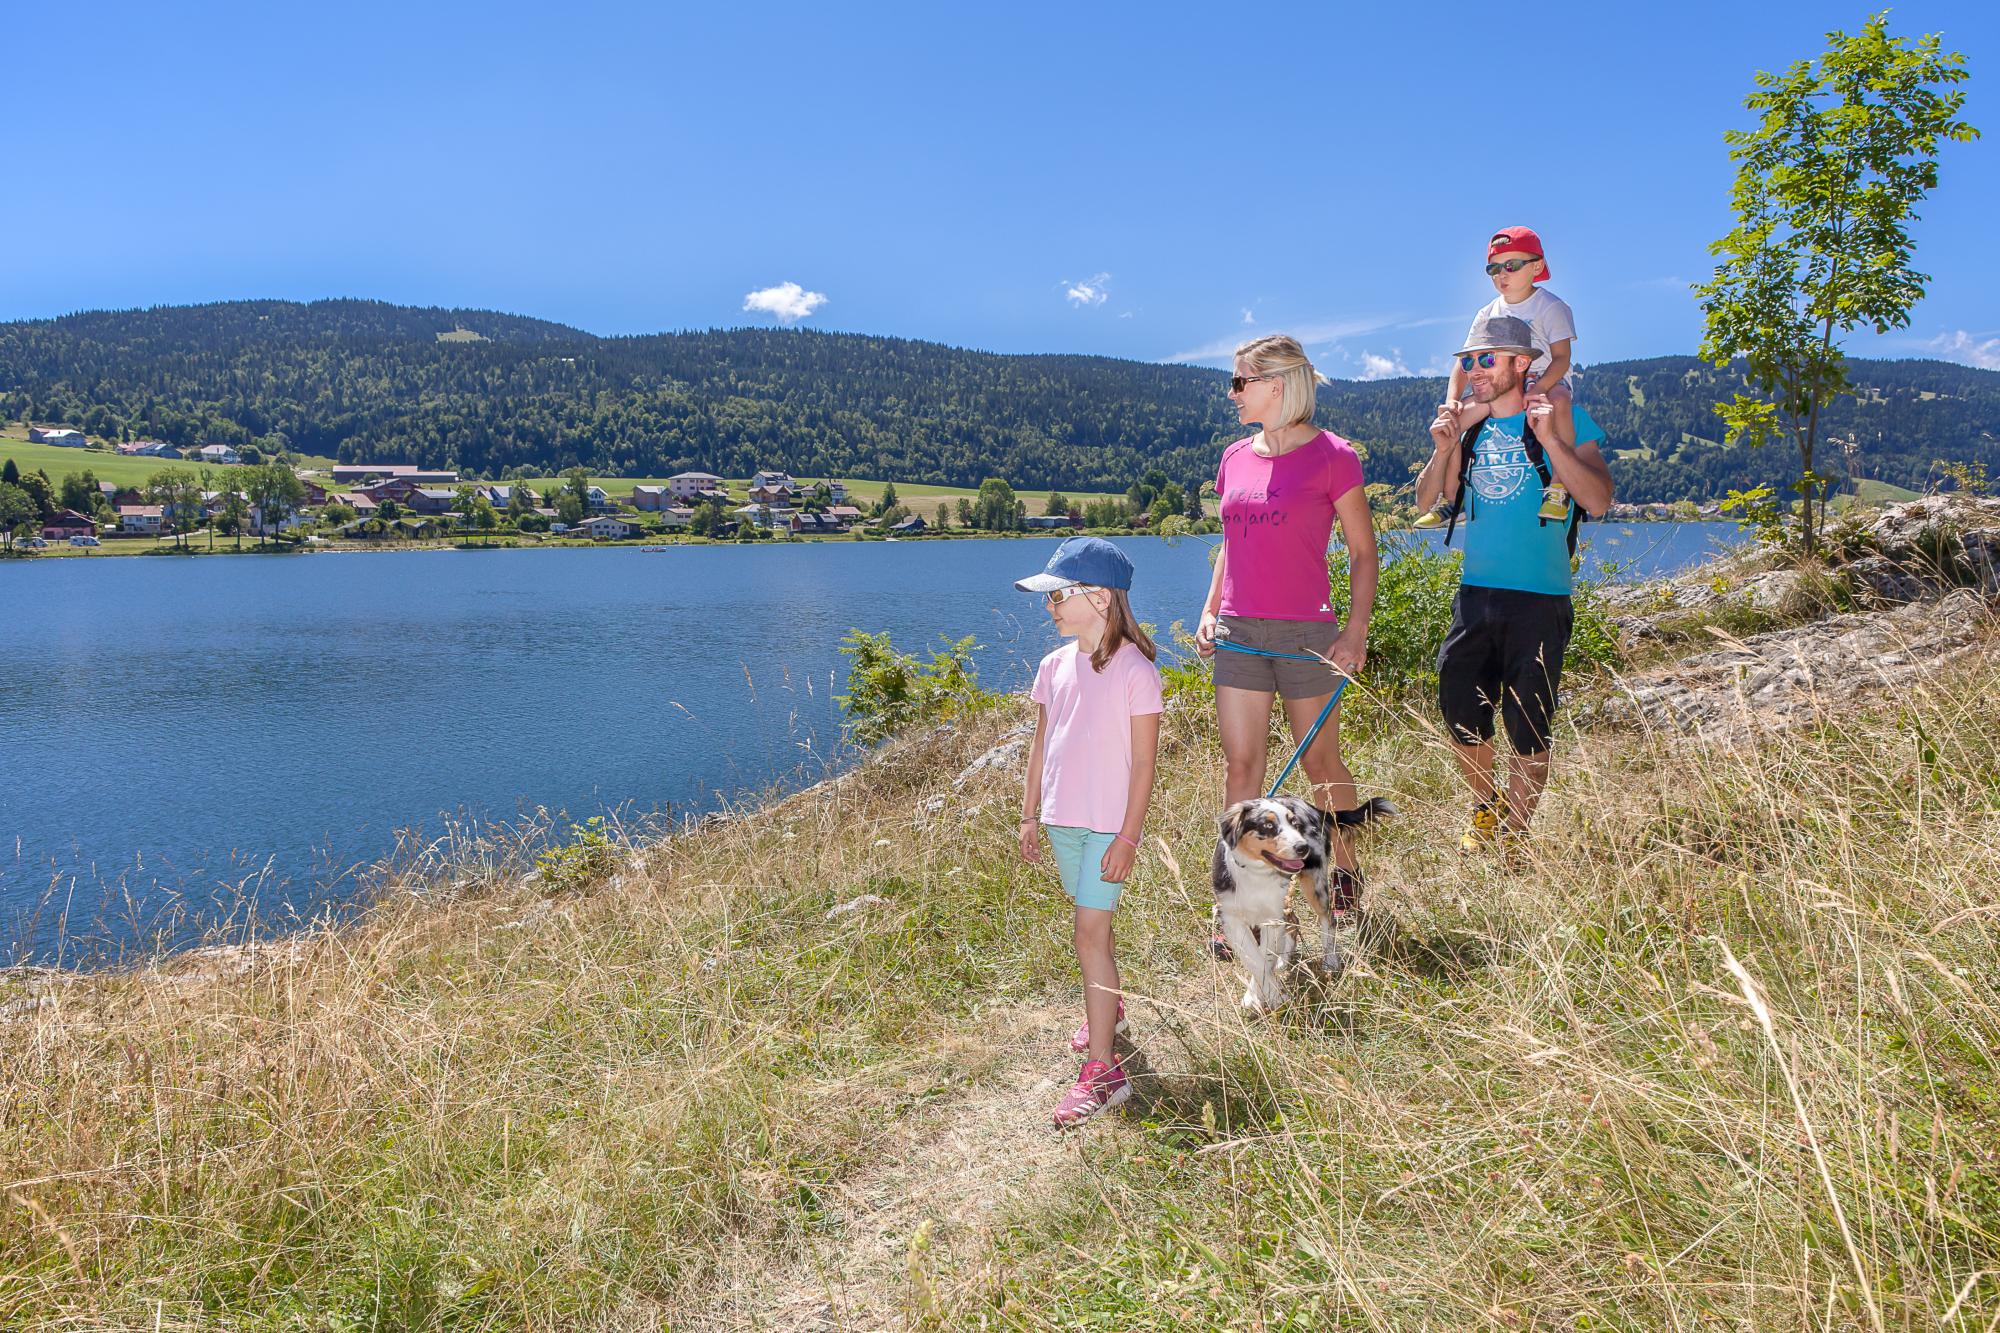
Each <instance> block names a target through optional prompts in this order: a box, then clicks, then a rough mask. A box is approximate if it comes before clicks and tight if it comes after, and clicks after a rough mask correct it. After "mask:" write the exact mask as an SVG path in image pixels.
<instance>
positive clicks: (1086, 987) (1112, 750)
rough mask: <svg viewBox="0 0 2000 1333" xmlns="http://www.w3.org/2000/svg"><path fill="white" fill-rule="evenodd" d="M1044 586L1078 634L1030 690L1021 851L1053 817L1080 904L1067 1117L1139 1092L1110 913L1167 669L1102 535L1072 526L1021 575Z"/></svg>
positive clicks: (1072, 1120)
mask: <svg viewBox="0 0 2000 1333" xmlns="http://www.w3.org/2000/svg"><path fill="white" fill-rule="evenodd" d="M1014 586H1015V587H1016V588H1019V589H1020V590H1021V591H1023V592H1039V593H1045V594H1047V596H1048V601H1049V619H1051V620H1053V621H1054V622H1055V626H1056V632H1057V633H1058V634H1061V635H1062V636H1063V637H1064V638H1065V639H1071V640H1074V642H1073V643H1070V644H1066V645H1065V646H1063V647H1061V648H1058V649H1056V650H1055V651H1054V652H1052V653H1050V654H1049V655H1048V656H1047V657H1044V658H1043V659H1042V664H1041V666H1040V667H1039V668H1037V670H1036V671H1035V684H1034V688H1033V689H1032V690H1030V691H1029V697H1030V698H1032V699H1033V700H1034V701H1035V703H1036V704H1037V705H1038V708H1037V711H1036V717H1035V740H1034V744H1033V745H1031V746H1030V747H1029V749H1028V775H1027V781H1026V791H1025V792H1024V793H1023V796H1022V801H1021V859H1022V860H1024V861H1040V860H1041V859H1042V849H1041V843H1040V841H1039V837H1038V833H1037V830H1036V827H1035V826H1036V824H1037V823H1038V822H1039V823H1041V824H1042V825H1044V826H1045V827H1046V828H1047V829H1048V834H1049V850H1050V851H1051V852H1053V853H1054V854H1055V860H1056V870H1057V871H1058V872H1059V873H1060V874H1061V876H1062V885H1063V891H1064V892H1065V893H1067V894H1069V896H1070V898H1071V900H1072V901H1074V902H1075V904H1076V917H1075V923H1074V938H1075V942H1076V961H1077V965H1078V966H1079V967H1080V968H1081V969H1082V971H1083V1011H1084V1024H1083V1026H1082V1027H1080V1028H1078V1029H1077V1033H1076V1036H1075V1037H1073V1038H1071V1039H1070V1048H1071V1049H1072V1050H1074V1051H1077V1052H1079V1053H1082V1054H1083V1055H1084V1056H1085V1058H1084V1062H1083V1069H1082V1071H1081V1072H1079V1073H1078V1074H1077V1077H1076V1085H1075V1086H1074V1087H1072V1088H1071V1089H1070V1090H1069V1092H1068V1093H1067V1094H1066V1095H1065V1096H1064V1097H1063V1099H1062V1101H1061V1102H1059V1103H1057V1105H1056V1110H1055V1122H1056V1128H1057V1129H1064V1128H1067V1127H1068V1126H1070V1125H1074V1124H1076V1123H1078V1122H1079V1121H1081V1120H1083V1119H1085V1118H1086V1117H1088V1116H1091V1115H1094V1114H1096V1113H1097V1112H1098V1111H1101V1110H1103V1109H1104V1108H1105V1107H1107V1106H1116V1105H1118V1103H1120V1102H1122V1101H1124V1100H1125V1099H1126V1098H1127V1097H1129V1096H1131V1095H1132V1089H1131V1086H1130V1085H1129V1084H1128V1083H1127V1082H1126V1080H1125V1070H1124V1069H1123V1068H1122V1067H1121V1066H1120V1065H1118V1064H1116V1063H1114V1062H1113V1060H1112V1051H1111V1042H1112V1038H1113V1037H1114V1036H1116V1035H1117V1033H1118V1032H1119V1031H1120V1030H1122V1029H1123V1028H1124V1026H1125V1002H1124V1001H1123V1000H1122V999H1120V998H1119V994H1118V990H1119V983H1118V964H1117V962H1116V961H1115V960H1114V959H1113V958H1112V953H1111V913H1112V911H1113V909H1115V908H1116V907H1117V906H1118V893H1119V890H1120V889H1122V888H1123V887H1124V885H1125V877H1126V876H1127V875H1128V874H1130V873H1131V871H1132V860H1133V858H1134V857H1136V856H1137V855H1138V853H1139V837H1140V834H1141V832H1142V831H1143V830H1144V829H1145V826H1146V806H1147V805H1148V804H1149V803H1150V802H1151V801H1152V799H1153V768H1154V761H1155V759H1156V757H1157V755H1158V752H1159V742H1160V709H1161V701H1160V672H1159V668H1157V667H1155V666H1154V665H1153V658H1154V655H1155V650H1154V648H1153V641H1152V640H1151V639H1149V638H1147V637H1146V631H1145V630H1144V629H1142V628H1140V626H1139V622H1138V621H1137V620H1136V619H1134V618H1133V615H1132V604H1131V603H1130V602H1129V601H1128V600H1126V593H1127V591H1128V590H1130V588H1131V587H1132V562H1131V561H1130V560H1128V559H1127V558H1126V557H1125V553H1124V552H1123V551H1121V550H1119V549H1118V548H1117V547H1116V546H1113V545H1112V544H1111V543H1110V542H1108V541H1105V540H1104V539H1103V538H1102V537H1071V538H1070V539H1069V540H1068V541H1065V542H1064V543H1063V544H1062V545H1060V546H1058V547H1057V548H1056V553H1055V554H1054V555H1053V556H1051V557H1050V558H1049V563H1048V568H1047V569H1045V570H1043V571H1042V572H1041V573H1040V574H1036V575H1034V576H1033V577H1031V578H1025V579H1022V580H1021V581H1020V582H1018V583H1016V584H1015V585H1014Z"/></svg>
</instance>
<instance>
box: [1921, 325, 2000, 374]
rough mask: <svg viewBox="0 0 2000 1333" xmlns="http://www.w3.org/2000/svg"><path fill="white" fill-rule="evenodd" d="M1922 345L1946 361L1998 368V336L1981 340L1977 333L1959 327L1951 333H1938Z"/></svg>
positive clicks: (1999, 365)
mask: <svg viewBox="0 0 2000 1333" xmlns="http://www.w3.org/2000/svg"><path fill="white" fill-rule="evenodd" d="M1924 346H1926V347H1928V348H1930V349H1931V350H1932V351H1933V352H1936V353H1937V354H1938V355H1939V356H1941V357H1943V358H1944V359H1945V360H1947V361H1959V362H1962V363H1964V364H1965V365H1968V366H1978V367H1979V368H1980V369H1981V370H2000V337H1996V338H1986V339H1983V340H1982V339H1981V338H1980V337H1979V336H1978V335H1977V334H1973V333H1967V332H1966V331H1965V330H1964V329H1959V330H1957V331H1955V332H1952V333H1940V334H1939V335H1938V336H1937V337H1935V338H1933V339H1931V340H1930V341H1929V342H1927V343H1925V344H1924Z"/></svg>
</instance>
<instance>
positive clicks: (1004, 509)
mask: <svg viewBox="0 0 2000 1333" xmlns="http://www.w3.org/2000/svg"><path fill="white" fill-rule="evenodd" d="M972 516H973V526H974V527H976V528H983V529H985V530H986V531H987V532H1012V531H1014V530H1015V529H1016V528H1018V527H1019V526H1020V522H1019V520H1020V516H1021V514H1020V502H1019V501H1018V500H1016V499H1015V498H1014V488H1013V487H1012V486H1009V485H1008V484H1007V483H1006V482H1004V481H1002V480H1001V479H1000V478H998V477H988V478H987V479H986V480H985V481H982V482H980V483H979V498H978V499H977V500H975V501H973V504H972Z"/></svg>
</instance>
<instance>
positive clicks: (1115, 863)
mask: <svg viewBox="0 0 2000 1333" xmlns="http://www.w3.org/2000/svg"><path fill="white" fill-rule="evenodd" d="M1138 856H1139V849H1138V848H1137V847H1134V846H1133V845H1132V844H1131V843H1129V842H1119V841H1114V842H1113V843H1112V844H1111V845H1110V846H1109V847H1107V848H1105V849H1104V856H1103V858H1102V859H1101V860H1099V861H1098V863H1097V876H1098V878H1099V879H1102V880H1103V881H1104V882H1105V883H1106V884H1123V883H1124V882H1125V877H1126V876H1127V875H1129V874H1131V873H1132V862H1133V861H1135V860H1137V859H1138Z"/></svg>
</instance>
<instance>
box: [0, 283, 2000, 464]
mask: <svg viewBox="0 0 2000 1333" xmlns="http://www.w3.org/2000/svg"><path fill="white" fill-rule="evenodd" d="M1853 373H1854V379H1855V381H1856V383H1857V384H1858V385H1859V386H1860V388H1861V389H1862V394H1861V396H1860V398H1858V399H1857V400H1853V401H1844V402H1841V403H1839V404H1837V405H1836V406H1835V407H1834V408H1833V410H1832V412H1831V413H1830V416H1829V420H1828V427H1829V430H1830V432H1831V433H1832V434H1833V435H1835V436H1839V437H1843V438H1847V437H1852V438H1853V439H1854V440H1855V441H1856V442H1857V444H1858V450H1857V453H1856V455H1855V458H1856V466H1857V469H1858V471H1859V472H1860V473H1861V474H1862V475H1865V476H1868V477H1872V478H1876V479H1879V480H1883V481H1889V482H1894V483H1896V484H1899V485H1905V486H1913V487H1914V486H1920V485H1921V484H1922V482H1923V479H1924V477H1925V475H1926V474H1927V473H1928V472H1929V471H1930V470H1931V467H1932V464H1933V463H1934V462H1935V461H1936V460H1938V459H1946V460H1952V461H1974V460H1979V461H1985V462H1986V463H1987V465H1988V467H1989V468H1990V469H1992V470H1993V471H1995V472H1996V473H2000V444H1996V442H1995V441H1994V440H1993V439H1992V438H1991V435H1992V434H2000V374H1996V373H1994V372H1991V371H1980V370H1972V369H1968V368H1966V367H1963V366H1957V365H1953V364H1949V363H1946V362H1938V361H1857V362H1855V363H1854V364H1853ZM0 386H5V392H4V398H0V412H4V414H5V415H6V416H8V417H10V418H31V419H33V420H35V421H37V422H44V423H59V424H63V425H70V426H76V427H80V428H82V429H83V430H86V431H88V432H89V433H91V434H93V435H100V436H109V437H132V438H141V437H145V438H157V439H164V440H167V441H170V442H172V443H175V444H181V445H194V444H205V443H210V442H216V441H221V442H230V443H247V442H260V443H263V444H265V445H266V446H269V445H273V444H281V445H284V446H287V447H290V448H293V449H297V450H299V451H302V452H306V453H316V454H328V455H333V456H337V457H339V458H342V459H348V460H357V461H359V460H374V461H409V462H416V463H422V464H427V465H433V466H455V467H457V468H459V469H461V470H463V471H466V472H468V473H476V474H483V475H491V476H500V475H503V474H506V473H509V472H524V473H547V472H551V471H554V470H557V469H559V468H561V467H566V466H570V465H573V464H579V463H580V464H583V465H585V466H588V467H589V468H590V469H591V470H592V471H595V472H602V473H611V474H619V475H626V476H648V475H650V476H659V475H665V474H669V473H673V472H676V471H680V470H682V469H684V468H689V467H700V468H704V469H707V470H709V471H713V472H717V473H720V474H722V475H724V476H744V475H747V474H748V473H749V472H751V471H752V470H754V469H756V468H759V467H783V468H787V469H789V470H791V471H793V472H796V473H799V474H802V475H806V476H820V475H832V476H854V477H887V478H891V479H893V480H898V481H919V482H940V483H947V484H955V485H977V484H978V483H979V481H980V480H981V479H982V478H984V477H987V476H996V475H997V476H1003V477H1006V478H1007V479H1009V480H1010V481H1012V482H1013V483H1014V484H1015V485H1016V486H1019V487H1023V488H1031V489H1042V488H1045V487H1051V486H1053V487H1061V488H1066V489H1077V490H1123V489H1125V487H1126V486H1127V485H1128V484H1130V482H1131V481H1132V480H1133V479H1134V478H1135V477H1136V476H1138V475H1139V474H1140V473H1141V472H1144V471H1145V470H1147V469H1148V468H1152V467H1159V468H1162V469H1164V470H1165V471H1166V472H1167V473H1168V474H1169V475H1170V476H1172V477H1174V478H1175V479H1177V480H1181V481H1183V482H1186V481H1190V480H1196V479H1199V478H1202V477H1205V476H1209V475H1211V474H1212V472H1213V469H1214V464H1215V458H1216V455H1217V453H1218V452H1219V448H1220V446H1221V445H1222V444H1223V443H1225V442H1226V441H1227V440H1229V439H1231V438H1234V436H1235V434H1236V427H1235V422H1234V414H1233V413H1231V412H1230V411H1229V408H1228V404H1227V402H1226V401H1225V399H1224V398H1223V396H1222V375H1221V373H1220V372H1218V371H1214V370H1206V369H1200V368H1195V367H1189V366H1162V365H1151V364H1146V363H1142V362H1133V361H1118V360H1112V359H1110V358H1105V357H1088V356H1008V355H1000V354H997V353H990V352H974V351H966V350H962V349H958V348H951V347H945V346H941V345H939V344H935V343H923V342H913V341H909V340H906V339H898V338H877V337H869V336H866V335H860V334H827V333H814V332H808V331H804V330H773V329H736V330H726V331H715V332H707V333H686V334H660V335H654V336H648V337H638V338H597V337H594V336H592V335H590V334H588V333H585V332H583V331H581V330H578V329H572V328H568V327H566V326H564V325H560V324H552V323H548V322H545V321H542V320H535V319H527V318H523V317H521V316H516V315H504V314H497V313H494V312H491V311H479V310H444V309H435V308H415V307H407V306H393V305H386V304H383V303H380V302H370V301H319V302H314V303H311V304H297V303H293V302H283V301H246V302H230V303H225V304H216V305H205V306H186V307H163V308H157V309H152V310H143V311H112V312H95V313H89V314H78V315H70V316H65V317H63V318H61V319H54V320H38V321H30V322H22V323H15V324H0ZM1737 387H1738V386H1737V385H1735V384H1734V383H1733V382H1730V379H1729V377H1727V376H1724V375H1722V374H1720V373H1719V372H1716V371H1714V370H1713V369H1711V368H1709V367H1706V366H1704V365H1702V364H1701V363H1699V362H1697V361H1695V360H1694V359H1693V358H1691V357H1659V358H1654V359H1651V360H1646V361H1630V362H1612V363H1606V364H1603V365H1598V366H1592V367H1589V368H1588V369H1587V371H1586V372H1585V378H1584V392H1585V402H1586V404H1587V405H1588V406H1589V407H1590V408H1591V410H1592V412H1593V413H1594V414H1595V415H1596V416H1597V418H1598V420H1599V422H1600V423H1601V424H1602V425H1603V426H1604V427H1605V429H1606V431H1607V433H1608V434H1609V436H1610V441H1611V445H1612V447H1613V448H1614V449H1615V450H1620V451H1624V452H1623V453H1622V455H1621V457H1620V461H1619V465H1618V476H1619V489H1620V493H1621V497H1622V498H1626V499H1632V500H1652V499H1677V498H1681V497H1684V496H1686V497H1694V498H1705V497H1710V496H1716V495H1720V494H1721V493H1722V492H1724V491H1725V490H1727V489H1728V488H1730V487H1744V486H1748V485H1750V484H1752V483H1753V482H1772V483H1778V484H1783V483H1785V482H1787V481H1789V480H1790V479H1791V477H1792V476H1793V475H1795V474H1796V471H1797V462H1796V459H1795V458H1793V457H1792V456H1790V455H1789V454H1788V453H1787V452H1786V451H1785V450H1784V449H1783V448H1779V447H1773V448H1769V449H1766V450H1763V451H1758V452H1752V451H1749V450H1745V449H1723V448H1721V447H1720V446H1719V445H1718V444H1717V443H1716V440H1717V437H1718V435H1719V430H1718V422H1717V419H1716V417H1715V415H1714V413H1713V411H1712V410H1711V407H1712V404H1713V403H1714V402H1715V401H1716V400H1717V399H1718V398H1726V397H1728V396H1729V395H1730V394H1731V393H1733V392H1735V390H1736V388H1737ZM1441 389H1442V384H1441V382H1440V381H1438V380H1424V379H1404V380H1386V381H1380V382H1376V383H1356V382H1351V381H1343V382H1340V383H1336V384H1335V385H1333V386H1332V387H1331V388H1329V389H1327V390H1324V391H1323V392H1322V396H1321V403H1322V411H1321V418H1322V420H1323V421H1324V422H1325V423H1326V424H1327V425H1329V426H1330V427H1332V428H1333V429H1335V430H1337V431H1339V432H1341V433H1342V434H1344V435H1347V436H1348V437H1349V438H1352V439H1354V440H1356V441H1357V442H1360V443H1362V444H1365V445H1366V446H1368V450H1369V473H1370V475H1371V477H1372V478H1373V479H1376V480H1382V481H1396V482H1400V481H1403V480H1405V479H1406V478H1407V477H1408V474H1409V469H1410V467H1411V465H1412V464H1414V463H1415V462H1417V461H1418V460H1419V459H1420V458H1421V456H1422V454H1423V452H1424V451H1425V450H1427V449H1428V442H1427V440H1426V438H1425V435H1424V425H1425V423H1426V422H1427V421H1428V420H1429V417H1430V413H1431V411H1432V409H1433V407H1434V405H1435V404H1436V402H1437V400H1438V397H1439V396H1440V392H1441ZM1821 467H1822V469H1823V470H1826V471H1830V472H1834V473H1840V472H1842V471H1843V470H1844V463H1843V457H1842V450H1841V449H1840V448H1839V447H1838V445H1835V446H1833V447H1831V448H1830V449H1829V450H1828V451H1827V454H1826V457H1825V459H1824V461H1823V462H1822V464H1821Z"/></svg>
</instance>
